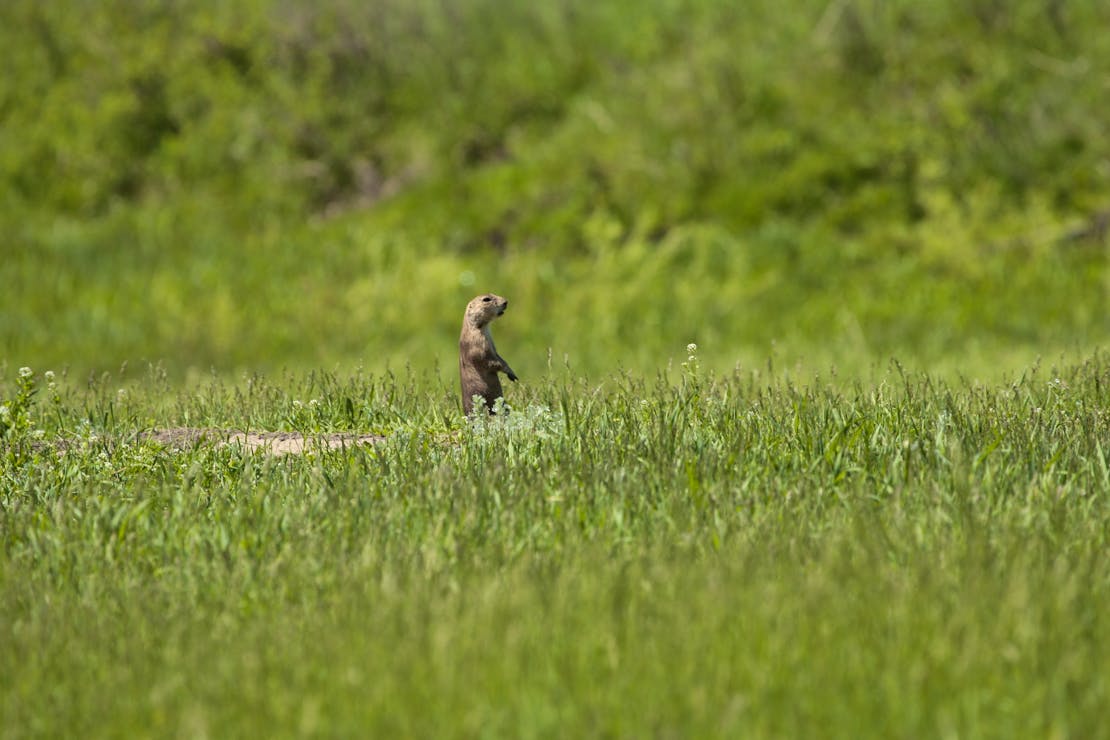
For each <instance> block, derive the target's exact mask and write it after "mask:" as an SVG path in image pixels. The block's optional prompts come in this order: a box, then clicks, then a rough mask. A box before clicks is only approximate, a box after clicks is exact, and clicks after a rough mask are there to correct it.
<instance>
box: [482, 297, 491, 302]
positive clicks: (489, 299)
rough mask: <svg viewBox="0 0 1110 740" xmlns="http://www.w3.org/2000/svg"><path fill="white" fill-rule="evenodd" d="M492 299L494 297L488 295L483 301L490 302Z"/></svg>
mask: <svg viewBox="0 0 1110 740" xmlns="http://www.w3.org/2000/svg"><path fill="white" fill-rule="evenodd" d="M492 300H493V298H492V297H491V296H486V297H485V298H483V299H482V303H489V302H490V301H492Z"/></svg>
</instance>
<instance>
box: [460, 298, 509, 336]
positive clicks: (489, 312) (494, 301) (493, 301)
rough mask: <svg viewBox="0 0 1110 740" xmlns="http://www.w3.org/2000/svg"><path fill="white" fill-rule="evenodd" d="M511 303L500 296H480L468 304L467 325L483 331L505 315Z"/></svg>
mask: <svg viewBox="0 0 1110 740" xmlns="http://www.w3.org/2000/svg"><path fill="white" fill-rule="evenodd" d="M508 306H509V302H508V301H507V300H505V299H504V298H502V297H501V296H499V295H494V294H493V293H486V294H485V295H480V296H477V297H476V298H474V299H473V300H471V301H470V303H468V304H466V323H468V324H472V325H473V326H476V327H478V328H479V329H483V328H485V327H486V326H488V325H489V323H490V322H491V321H493V320H494V319H496V318H497V317H498V316H500V315H501V314H503V313H505V309H506V308H508Z"/></svg>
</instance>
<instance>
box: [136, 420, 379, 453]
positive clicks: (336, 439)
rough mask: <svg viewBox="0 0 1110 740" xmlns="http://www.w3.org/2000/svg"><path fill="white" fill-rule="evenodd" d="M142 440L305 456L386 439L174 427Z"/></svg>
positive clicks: (352, 434) (175, 445) (143, 435)
mask: <svg viewBox="0 0 1110 740" xmlns="http://www.w3.org/2000/svg"><path fill="white" fill-rule="evenodd" d="M139 439H143V440H150V441H153V442H157V443H159V444H162V445H165V446H166V447H172V448H174V449H178V450H186V449H190V448H192V447H196V446H197V445H204V444H214V445H217V446H221V447H224V446H229V445H233V446H239V447H242V448H243V449H244V450H248V451H254V450H263V451H265V452H268V453H270V454H271V455H290V454H292V455H302V454H304V453H305V452H314V451H323V450H339V449H346V448H349V447H357V446H364V445H374V444H377V443H378V442H382V441H384V440H385V437H383V436H382V435H380V434H358V433H355V432H332V433H330V434H310V435H305V434H301V433H300V432H240V431H237V430H234V429H201V428H196V427H174V428H172V429H153V430H151V431H149V432H143V433H141V434H140V435H139Z"/></svg>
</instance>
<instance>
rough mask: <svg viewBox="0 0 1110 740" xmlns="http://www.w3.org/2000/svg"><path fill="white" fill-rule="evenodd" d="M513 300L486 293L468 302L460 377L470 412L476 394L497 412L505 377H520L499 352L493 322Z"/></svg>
mask: <svg viewBox="0 0 1110 740" xmlns="http://www.w3.org/2000/svg"><path fill="white" fill-rule="evenodd" d="M508 305H509V302H508V301H507V300H505V299H504V298H502V297H501V296H499V295H494V294H493V293H486V294H485V295H480V296H478V297H476V298H475V299H474V300H472V301H471V302H470V303H468V304H466V314H465V315H464V316H463V325H462V333H461V334H459V379H460V380H461V381H462V401H463V411H464V412H465V413H466V415H467V416H470V412H471V411H472V410H473V407H474V396H481V397H482V398H483V399H484V400H485V402H486V410H487V411H489V413H491V414H492V413H493V402H494V401H496V400H497V399H498V398H501V395H502V394H501V379H500V378H499V377H498V376H497V374H498V373H499V372H500V373H505V374H506V375H508V376H509V380H512V381H515V380H516V373H514V372H513V369H512V368H511V367H509V363H507V362H505V358H503V357H502V356H501V355H499V354H497V348H496V347H494V346H493V335H492V334H490V331H489V325H490V323H492V322H493V320H494V319H496V318H497V317H498V316H500V315H501V314H503V313H505V309H506V308H507V307H508Z"/></svg>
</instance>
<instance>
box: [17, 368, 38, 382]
mask: <svg viewBox="0 0 1110 740" xmlns="http://www.w3.org/2000/svg"><path fill="white" fill-rule="evenodd" d="M34 374H35V371H34V370H32V369H31V368H29V367H21V368H19V377H21V378H24V379H26V378H29V377H31V376H32V375H34Z"/></svg>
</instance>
